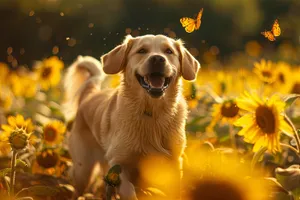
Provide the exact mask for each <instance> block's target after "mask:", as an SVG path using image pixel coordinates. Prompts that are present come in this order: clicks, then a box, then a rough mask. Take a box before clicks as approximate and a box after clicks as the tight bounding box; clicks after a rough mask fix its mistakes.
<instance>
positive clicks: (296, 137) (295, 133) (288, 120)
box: [284, 115, 300, 156]
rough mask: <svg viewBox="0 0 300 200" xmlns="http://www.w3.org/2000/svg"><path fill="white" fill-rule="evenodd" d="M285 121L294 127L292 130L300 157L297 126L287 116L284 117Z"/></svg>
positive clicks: (299, 140) (299, 139)
mask: <svg viewBox="0 0 300 200" xmlns="http://www.w3.org/2000/svg"><path fill="white" fill-rule="evenodd" d="M284 119H285V121H286V122H287V123H288V124H289V125H290V126H291V127H292V129H293V131H294V135H295V136H294V137H295V140H296V144H297V153H298V155H299V156H300V138H299V135H298V131H297V129H296V127H295V125H294V124H293V122H292V121H291V119H290V118H289V117H288V116H287V115H284Z"/></svg>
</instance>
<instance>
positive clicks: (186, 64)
mask: <svg viewBox="0 0 300 200" xmlns="http://www.w3.org/2000/svg"><path fill="white" fill-rule="evenodd" d="M101 61H102V64H103V70H104V72H105V73H107V74H116V73H119V72H121V71H123V72H124V73H125V74H124V75H125V79H124V81H125V82H126V83H128V84H129V85H131V86H132V87H133V86H134V85H139V87H140V88H143V89H145V90H146V91H147V92H148V94H150V96H151V97H154V98H158V97H161V96H163V95H164V93H165V92H166V91H167V90H168V87H169V86H170V85H172V84H173V85H174V84H177V80H178V77H179V76H182V77H183V78H184V79H186V80H194V79H195V78H196V76H197V72H198V69H199V68H200V64H199V62H198V61H197V60H196V59H195V58H194V57H193V56H192V55H191V54H190V53H189V52H188V51H187V50H186V49H185V47H184V46H183V43H182V42H181V40H176V41H175V40H173V39H171V38H168V37H166V36H163V35H145V36H140V37H135V38H133V37H131V36H130V35H129V36H127V37H126V38H125V40H124V42H123V44H121V45H119V46H117V47H116V48H114V49H113V50H111V51H110V52H108V53H107V54H105V55H103V56H102V57H101ZM137 82H138V84H135V83H137Z"/></svg>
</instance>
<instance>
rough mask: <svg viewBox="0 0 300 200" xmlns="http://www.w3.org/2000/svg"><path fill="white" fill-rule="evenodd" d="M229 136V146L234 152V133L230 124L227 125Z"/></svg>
mask: <svg viewBox="0 0 300 200" xmlns="http://www.w3.org/2000/svg"><path fill="white" fill-rule="evenodd" d="M229 135H230V140H231V146H232V148H233V149H234V150H236V141H235V132H234V128H233V126H232V124H229Z"/></svg>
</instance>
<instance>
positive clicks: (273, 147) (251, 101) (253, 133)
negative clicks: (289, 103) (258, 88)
mask: <svg viewBox="0 0 300 200" xmlns="http://www.w3.org/2000/svg"><path fill="white" fill-rule="evenodd" d="M237 105H238V106H239V107H240V108H241V109H243V110H245V111H247V114H245V115H244V116H242V117H241V118H239V119H238V120H237V121H236V122H235V125H236V126H241V127H243V129H242V130H241V131H239V133H238V134H239V135H241V136H244V140H245V142H248V143H251V144H254V147H253V151H254V152H256V151H258V150H259V149H260V147H267V148H268V150H270V151H271V152H276V151H281V147H280V143H279V140H280V133H281V132H283V133H286V134H289V135H293V129H292V127H291V126H290V125H289V124H288V123H287V122H286V121H285V120H284V108H285V102H284V101H282V100H280V98H279V97H278V96H275V95H274V96H272V97H271V98H270V99H267V98H260V97H259V96H258V95H257V94H256V93H252V94H250V93H248V92H245V93H244V94H243V95H242V96H241V97H240V98H238V99H237Z"/></svg>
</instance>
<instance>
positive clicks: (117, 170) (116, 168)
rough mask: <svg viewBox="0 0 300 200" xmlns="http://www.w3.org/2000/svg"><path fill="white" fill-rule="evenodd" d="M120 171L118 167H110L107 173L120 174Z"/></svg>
mask: <svg viewBox="0 0 300 200" xmlns="http://www.w3.org/2000/svg"><path fill="white" fill-rule="evenodd" d="M121 172H122V169H121V166H120V165H114V166H113V167H111V168H110V169H109V171H108V173H109V174H110V173H117V174H121Z"/></svg>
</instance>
